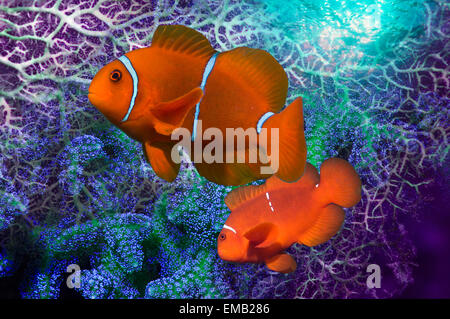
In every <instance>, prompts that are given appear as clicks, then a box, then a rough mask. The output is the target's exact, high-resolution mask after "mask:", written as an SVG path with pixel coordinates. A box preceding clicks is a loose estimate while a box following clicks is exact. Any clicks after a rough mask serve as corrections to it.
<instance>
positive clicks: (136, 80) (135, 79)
mask: <svg viewBox="0 0 450 319" xmlns="http://www.w3.org/2000/svg"><path fill="white" fill-rule="evenodd" d="M118 60H119V61H120V62H122V64H123V65H124V66H125V68H126V69H127V71H128V73H130V75H131V78H132V80H133V94H132V95H131V100H130V106H129V107H128V112H127V114H125V116H124V118H123V119H122V122H125V121H126V120H128V117H129V116H130V113H131V111H132V110H133V107H134V102H135V100H136V96H137V93H138V83H139V78H138V75H137V73H136V70H135V69H134V67H133V64H132V63H131V61H130V59H128V57H127V56H125V55H122V56H121V57H120V58H119V59H118Z"/></svg>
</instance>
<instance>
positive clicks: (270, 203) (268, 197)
mask: <svg viewBox="0 0 450 319" xmlns="http://www.w3.org/2000/svg"><path fill="white" fill-rule="evenodd" d="M266 198H267V201H268V202H269V207H270V209H271V210H272V212H274V213H275V211H274V210H273V207H272V202H271V201H270V196H269V192H266Z"/></svg>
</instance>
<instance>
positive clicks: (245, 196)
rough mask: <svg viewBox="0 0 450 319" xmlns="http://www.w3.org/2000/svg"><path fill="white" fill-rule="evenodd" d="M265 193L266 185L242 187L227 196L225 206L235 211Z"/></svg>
mask: <svg viewBox="0 0 450 319" xmlns="http://www.w3.org/2000/svg"><path fill="white" fill-rule="evenodd" d="M263 192H265V187H264V185H250V186H241V187H238V188H235V189H233V190H232V191H231V192H229V193H228V194H227V196H225V204H226V205H227V206H228V208H229V209H230V210H234V209H235V208H236V207H238V206H240V205H242V204H243V203H245V202H246V201H248V200H250V199H253V198H255V197H256V196H258V195H260V194H262V193H263Z"/></svg>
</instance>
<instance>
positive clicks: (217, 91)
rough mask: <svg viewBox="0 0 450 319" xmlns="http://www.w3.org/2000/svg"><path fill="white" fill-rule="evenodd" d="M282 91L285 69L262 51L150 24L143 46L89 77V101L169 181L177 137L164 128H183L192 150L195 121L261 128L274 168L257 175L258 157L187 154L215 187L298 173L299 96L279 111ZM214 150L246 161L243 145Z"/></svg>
mask: <svg viewBox="0 0 450 319" xmlns="http://www.w3.org/2000/svg"><path fill="white" fill-rule="evenodd" d="M287 88H288V79H287V76H286V73H285V72H284V70H283V68H282V67H281V65H280V64H279V63H278V62H277V61H276V60H275V59H274V58H273V57H272V56H271V55H270V54H269V53H267V52H265V51H263V50H259V49H251V48H247V47H239V48H236V49H233V50H231V51H227V52H220V53H219V52H216V51H215V50H214V49H213V48H212V46H211V45H210V43H209V42H208V40H207V39H206V38H205V37H204V36H203V35H202V34H201V33H199V32H197V31H195V30H192V29H190V28H188V27H185V26H179V25H166V26H159V27H158V28H157V30H156V32H155V34H154V36H153V40H152V45H151V46H150V47H147V48H142V49H138V50H134V51H132V52H128V53H126V54H125V55H123V56H121V57H119V58H118V59H117V60H115V61H113V62H111V63H109V64H107V65H106V66H104V67H103V68H102V69H101V70H100V71H99V72H98V73H97V74H96V75H95V77H94V79H93V80H92V83H91V85H90V87H89V100H90V101H91V103H92V104H93V105H94V106H95V107H96V108H97V109H98V110H100V111H101V112H102V113H103V114H104V115H105V116H106V117H107V118H108V120H109V121H111V122H112V123H113V124H114V125H116V126H117V127H118V128H120V129H121V130H122V131H124V132H125V133H126V134H127V135H128V136H130V137H132V138H133V139H135V140H137V141H139V142H141V143H142V146H143V150H144V154H145V156H146V158H147V160H148V161H149V162H150V164H151V166H152V168H153V170H154V171H155V173H156V174H157V175H158V176H159V177H161V178H163V179H165V180H167V181H173V180H174V179H175V177H176V176H177V174H178V170H179V167H180V164H179V163H177V161H174V160H173V149H174V146H175V145H176V143H177V142H178V141H176V140H172V136H171V135H172V133H173V132H174V131H175V130H176V129H177V128H184V129H187V130H189V132H190V133H191V135H192V141H191V140H190V141H189V143H192V144H191V145H192V148H191V149H194V147H195V146H194V144H195V139H196V137H197V138H198V135H199V134H201V131H200V127H199V126H200V125H199V123H201V125H202V129H203V130H205V131H206V130H207V129H208V128H218V129H220V130H221V132H223V136H225V135H226V133H225V131H226V129H227V128H242V129H243V130H244V131H246V130H247V129H248V128H254V129H256V131H257V134H259V133H260V132H261V131H262V130H263V129H267V130H266V132H268V133H267V135H266V139H265V140H264V141H266V142H264V143H263V142H258V143H259V144H258V145H257V147H260V148H261V149H263V150H264V151H265V152H266V153H265V154H266V155H269V150H272V149H273V148H272V146H274V145H275V144H276V148H275V149H278V152H277V154H271V155H270V158H269V165H271V167H272V168H273V167H275V168H274V169H273V170H272V171H270V170H269V172H264V173H263V171H262V169H261V167H263V165H267V162H263V161H262V160H261V158H258V160H257V161H256V162H253V163H252V162H249V161H248V160H247V161H244V162H236V161H234V162H205V161H203V162H197V161H194V158H193V157H194V155H195V154H194V153H195V152H190V156H191V158H192V160H193V162H195V166H196V169H197V171H198V172H199V173H200V175H202V176H204V177H205V178H207V179H208V180H210V181H213V182H215V183H217V184H222V185H242V184H245V183H248V182H251V181H254V180H257V179H262V178H268V177H270V176H271V175H273V174H274V173H276V175H277V176H278V177H279V178H281V179H282V180H284V181H287V182H293V181H296V180H298V179H299V178H300V177H301V176H302V175H303V171H304V169H305V165H306V143H305V136H304V132H303V110H302V100H301V98H297V99H296V100H295V101H294V102H292V104H290V105H289V106H287V107H286V108H285V109H284V110H282V108H283V106H284V103H285V100H286V95H287ZM281 110H282V111H281ZM273 128H275V129H278V132H279V133H278V137H279V138H278V139H273V138H272V137H273V136H275V134H273V135H272V133H271V132H272V130H271V129H273ZM206 144H207V143H205V142H202V144H201V148H202V149H204V148H205V146H206ZM224 144H225V143H224ZM249 145H250V144H249ZM222 147H223V150H224V152H225V153H227V152H228V153H236V154H237V153H238V152H244V153H245V154H244V156H246V157H245V158H246V159H248V156H249V155H248V154H249V148H250V146H249V148H247V149H241V150H238V149H236V148H235V149H231V152H230V149H229V148H227V149H225V146H222ZM232 155H233V156H234V155H235V154H232ZM274 155H275V156H274ZM236 157H237V155H236ZM236 157H233V158H236ZM267 159H268V157H266V158H265V160H267ZM274 162H277V163H276V164H274Z"/></svg>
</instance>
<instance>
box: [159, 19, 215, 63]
mask: <svg viewBox="0 0 450 319" xmlns="http://www.w3.org/2000/svg"><path fill="white" fill-rule="evenodd" d="M152 47H159V48H161V49H165V50H170V51H177V52H182V53H185V54H189V55H196V56H205V57H210V56H211V55H213V54H214V52H216V51H215V50H214V49H213V47H212V46H211V44H210V43H209V41H208V39H207V38H206V37H205V36H204V35H203V34H201V33H200V32H198V31H195V30H193V29H191V28H188V27H185V26H183V25H160V26H159V27H158V28H157V29H156V31H155V34H154V35H153V40H152Z"/></svg>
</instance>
